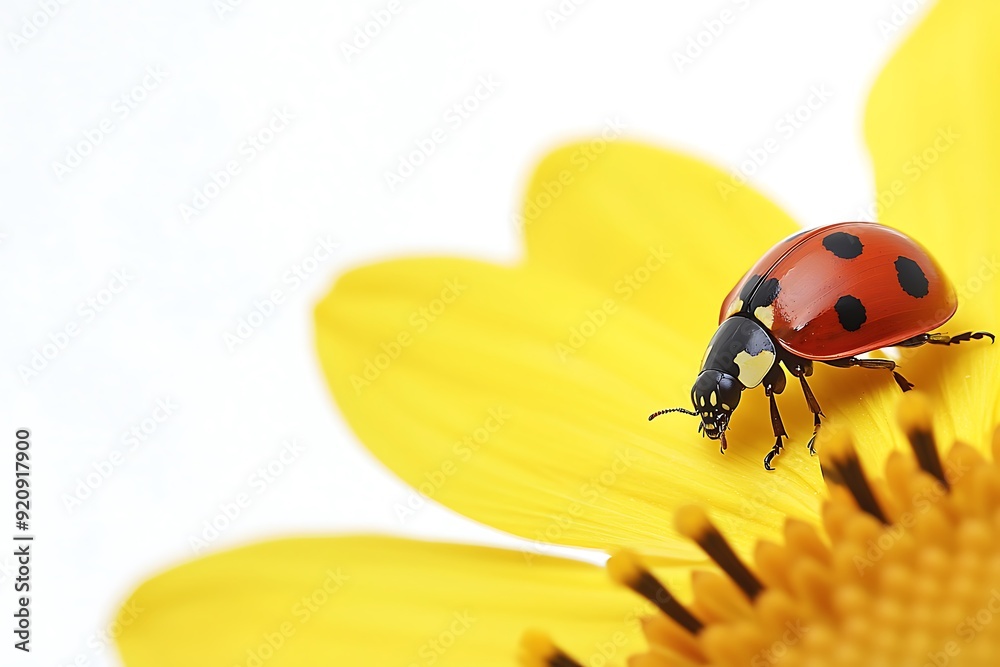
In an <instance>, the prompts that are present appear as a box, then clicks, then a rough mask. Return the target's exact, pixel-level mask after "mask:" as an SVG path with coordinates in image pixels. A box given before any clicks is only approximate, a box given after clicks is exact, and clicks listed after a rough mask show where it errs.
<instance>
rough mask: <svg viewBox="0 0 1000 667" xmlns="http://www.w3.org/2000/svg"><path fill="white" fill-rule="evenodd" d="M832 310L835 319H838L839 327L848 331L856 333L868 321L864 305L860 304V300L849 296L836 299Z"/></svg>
mask: <svg viewBox="0 0 1000 667" xmlns="http://www.w3.org/2000/svg"><path fill="white" fill-rule="evenodd" d="M833 309H834V310H836V311H837V317H838V318H840V326H842V327H844V328H845V329H846V330H848V331H857V330H858V329H860V328H861V325H862V324H864V323H865V320H867V319H868V313H867V312H865V304H863V303H861V299H859V298H858V297H856V296H851V295H850V294H848V295H847V296H842V297H840V298H839V299H837V304H836V305H835V306H834V307H833Z"/></svg>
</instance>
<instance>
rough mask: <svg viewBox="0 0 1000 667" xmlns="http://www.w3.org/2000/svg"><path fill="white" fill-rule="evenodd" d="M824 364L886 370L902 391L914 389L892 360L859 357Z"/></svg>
mask: <svg viewBox="0 0 1000 667" xmlns="http://www.w3.org/2000/svg"><path fill="white" fill-rule="evenodd" d="M823 363H824V364H829V365H830V366H836V367H837V368H853V367H855V366H857V367H858V368H884V369H886V370H889V371H892V377H893V379H894V380H895V381H896V384H898V385H899V388H900V389H902V390H903V391H910V390H911V389H913V383H911V382H910V381H909V380H907V379H906V378H905V377H903V376H902V375H900V374H899V373H898V372H897V371H896V362H895V361H893V360H892V359H858V358H857V357H847V358H846V359H834V360H832V361H824V362H823Z"/></svg>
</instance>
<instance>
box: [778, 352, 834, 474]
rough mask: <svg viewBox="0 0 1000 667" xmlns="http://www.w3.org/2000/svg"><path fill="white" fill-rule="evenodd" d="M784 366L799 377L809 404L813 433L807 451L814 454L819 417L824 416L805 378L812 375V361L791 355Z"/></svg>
mask: <svg viewBox="0 0 1000 667" xmlns="http://www.w3.org/2000/svg"><path fill="white" fill-rule="evenodd" d="M784 361H785V366H787V367H788V372H789V373H791V374H792V376H793V377H797V378H798V379H799V383H800V384H801V385H802V394H803V395H804V396H805V397H806V404H807V405H808V406H809V411H810V412H812V414H813V434H812V437H811V438H809V444H808V445H807V447H809V453H810V454H812V455H815V454H816V434H817V433H819V427H820V420H819V418H820V417H825V416H826V415H824V414H823V408H821V407H820V406H819V401H817V400H816V394H814V393H813V391H812V389H810V388H809V384H808V383H807V382H806V378H807V377H809V376H810V375H812V372H813V366H812V362H811V361H809V360H808V359H802V358H800V357H791V358H790V359H785V360H784Z"/></svg>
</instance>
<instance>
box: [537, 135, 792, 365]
mask: <svg viewBox="0 0 1000 667" xmlns="http://www.w3.org/2000/svg"><path fill="white" fill-rule="evenodd" d="M522 220H523V224H524V232H525V237H526V244H527V258H528V261H529V262H530V263H534V264H539V265H544V266H547V267H549V268H551V269H555V270H557V271H560V272H562V273H564V274H567V275H572V276H574V277H576V278H578V279H579V280H581V281H583V282H585V283H587V284H589V285H591V286H593V287H595V288H596V289H598V290H599V291H601V292H602V293H604V294H606V295H608V296H609V297H612V298H622V299H626V298H627V299H629V300H631V303H632V305H633V306H634V307H637V308H640V309H641V310H643V312H645V313H646V314H647V315H648V316H650V317H651V318H653V319H654V320H655V321H658V322H661V323H664V324H665V325H667V326H669V327H671V328H673V329H675V330H678V331H691V333H692V334H693V336H694V337H695V338H696V339H697V341H698V345H700V346H704V345H706V344H707V342H708V338H709V337H711V335H712V332H713V331H714V330H715V327H716V325H717V322H718V316H719V309H720V307H721V306H722V300H723V298H724V297H725V296H726V294H728V292H729V290H730V289H732V287H733V286H734V285H735V284H736V282H737V281H738V280H739V279H740V278H741V277H742V276H743V274H744V272H745V271H746V270H747V269H749V268H750V267H751V266H752V265H753V263H754V262H755V261H757V260H758V259H759V258H760V256H761V255H762V254H763V253H764V252H765V251H767V250H768V249H769V248H770V247H771V246H772V245H773V244H774V243H775V242H777V241H778V240H780V239H782V238H784V237H785V236H787V235H789V234H791V233H793V232H794V231H796V230H797V228H798V226H797V225H796V224H795V222H794V221H793V220H792V219H791V218H790V217H788V215H787V214H785V213H784V212H783V211H782V210H781V209H780V208H778V206H776V205H775V204H773V203H772V202H771V201H770V200H768V199H767V198H766V197H764V196H763V195H761V194H759V193H757V192H756V191H755V190H754V189H753V188H752V187H750V186H748V185H743V186H735V185H734V184H733V182H732V180H731V179H730V176H729V175H728V174H726V173H724V172H722V171H719V170H718V169H716V168H715V167H712V166H710V165H708V164H706V163H705V162H703V161H701V160H699V159H697V158H693V157H689V156H686V155H681V154H679V153H673V152H669V151H665V150H662V149H658V148H655V147H652V146H647V145H643V144H639V143H633V142H629V141H613V142H610V143H609V142H605V141H603V140H601V139H596V140H594V141H591V142H588V143H580V144H573V145H570V146H566V147H564V148H561V149H559V150H557V151H554V152H553V153H551V154H550V155H549V156H548V157H546V158H545V159H544V160H543V161H542V163H541V164H540V165H539V167H538V168H537V170H536V171H535V173H534V175H533V176H532V179H531V183H530V185H529V188H528V193H527V199H526V201H525V206H524V210H523V214H522ZM664 255H666V256H668V257H669V260H668V261H667V262H666V263H665V265H664V266H663V269H662V270H659V271H656V272H651V271H650V270H649V268H650V265H651V264H652V265H654V266H655V265H656V260H657V257H659V256H664ZM651 275H653V278H654V279H655V282H654V281H650V280H649V278H650V276H651ZM647 283H649V285H650V286H649V287H648V288H647V287H646V285H647ZM698 358H699V359H700V358H701V357H700V354H699V356H698Z"/></svg>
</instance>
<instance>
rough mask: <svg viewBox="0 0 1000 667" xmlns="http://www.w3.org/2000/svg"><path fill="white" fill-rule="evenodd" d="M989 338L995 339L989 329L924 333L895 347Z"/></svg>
mask: <svg viewBox="0 0 1000 667" xmlns="http://www.w3.org/2000/svg"><path fill="white" fill-rule="evenodd" d="M980 338H989V339H990V342H991V343H992V342H994V341H995V340H996V336H994V335H993V334H991V333H990V332H989V331H966V332H965V333H960V334H956V335H954V336H949V335H948V334H943V333H925V334H920V335H919V336H914V337H913V338H907V339H906V340H904V341H903V342H901V343H896V345H895V347H919V346H921V345H925V344H928V343H929V344H931V345H958V344H959V343H964V342H966V341H970V340H973V339H976V340H979V339H980Z"/></svg>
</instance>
